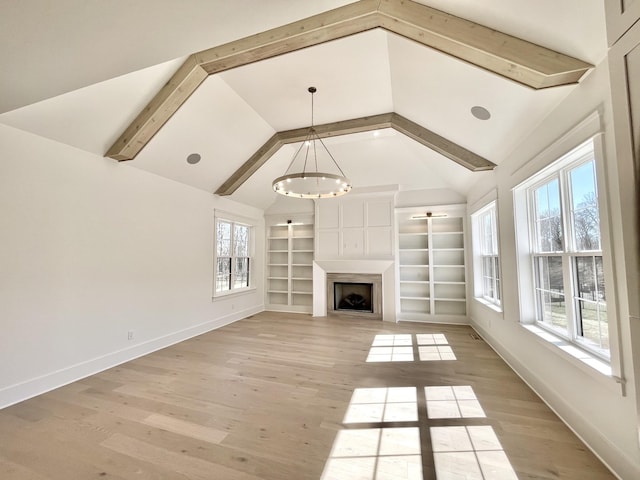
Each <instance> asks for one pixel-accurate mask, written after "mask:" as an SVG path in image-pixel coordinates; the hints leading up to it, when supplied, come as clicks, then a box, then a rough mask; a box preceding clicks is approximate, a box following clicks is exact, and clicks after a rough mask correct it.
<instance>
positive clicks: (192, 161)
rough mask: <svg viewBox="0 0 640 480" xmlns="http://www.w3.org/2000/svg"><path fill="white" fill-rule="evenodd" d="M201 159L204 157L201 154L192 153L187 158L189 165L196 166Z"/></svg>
mask: <svg viewBox="0 0 640 480" xmlns="http://www.w3.org/2000/svg"><path fill="white" fill-rule="evenodd" d="M201 158H202V156H201V155H200V154H199V153H192V154H191V155H189V156H188V157H187V163H188V164H189V165H195V164H196V163H198V162H199V161H200V159H201Z"/></svg>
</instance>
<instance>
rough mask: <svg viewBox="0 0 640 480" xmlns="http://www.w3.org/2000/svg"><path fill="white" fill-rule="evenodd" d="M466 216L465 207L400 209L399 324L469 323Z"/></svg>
mask: <svg viewBox="0 0 640 480" xmlns="http://www.w3.org/2000/svg"><path fill="white" fill-rule="evenodd" d="M427 212H430V213H431V214H432V216H430V217H428V216H427ZM465 213H466V206H465V205H446V206H425V207H411V208H396V225H397V235H398V238H397V241H396V245H397V246H398V251H397V255H396V260H397V261H396V268H397V275H396V278H398V290H397V291H398V292H399V294H398V296H397V301H396V310H397V318H398V320H411V321H428V322H433V321H444V322H452V323H458V322H462V321H466V316H467V296H466V291H467V284H466V278H467V275H466V266H465ZM445 215H446V216H445Z"/></svg>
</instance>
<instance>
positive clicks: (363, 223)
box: [315, 191, 395, 260]
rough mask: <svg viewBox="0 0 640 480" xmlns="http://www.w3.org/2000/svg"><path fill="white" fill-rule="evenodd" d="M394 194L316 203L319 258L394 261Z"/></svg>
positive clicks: (317, 257) (351, 196) (350, 196)
mask: <svg viewBox="0 0 640 480" xmlns="http://www.w3.org/2000/svg"><path fill="white" fill-rule="evenodd" d="M394 195H395V192H393V191H391V192H388V191H386V192H383V193H376V194H366V195H349V196H346V197H340V198H335V199H331V200H328V201H327V200H319V201H317V202H316V232H317V237H316V238H317V240H316V246H315V251H316V259H320V260H346V259H352V260H357V259H363V260H364V259H371V260H382V259H389V260H391V259H393V258H394V249H395V246H394V238H395V237H394V235H393V232H394V230H393V229H394V222H395V218H394V215H393V211H394Z"/></svg>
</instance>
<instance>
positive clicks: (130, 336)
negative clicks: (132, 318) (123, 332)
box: [127, 330, 133, 340]
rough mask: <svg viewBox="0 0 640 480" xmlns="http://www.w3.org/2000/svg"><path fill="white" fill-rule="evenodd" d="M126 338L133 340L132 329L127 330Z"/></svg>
mask: <svg viewBox="0 0 640 480" xmlns="http://www.w3.org/2000/svg"><path fill="white" fill-rule="evenodd" d="M127 340H133V330H129V331H128V332H127Z"/></svg>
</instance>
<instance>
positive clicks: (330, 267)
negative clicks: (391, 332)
mask: <svg viewBox="0 0 640 480" xmlns="http://www.w3.org/2000/svg"><path fill="white" fill-rule="evenodd" d="M327 273H352V274H378V275H382V320H384V321H386V322H395V321H396V308H395V268H394V263H393V260H316V261H314V262H313V316H314V317H326V316H327Z"/></svg>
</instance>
